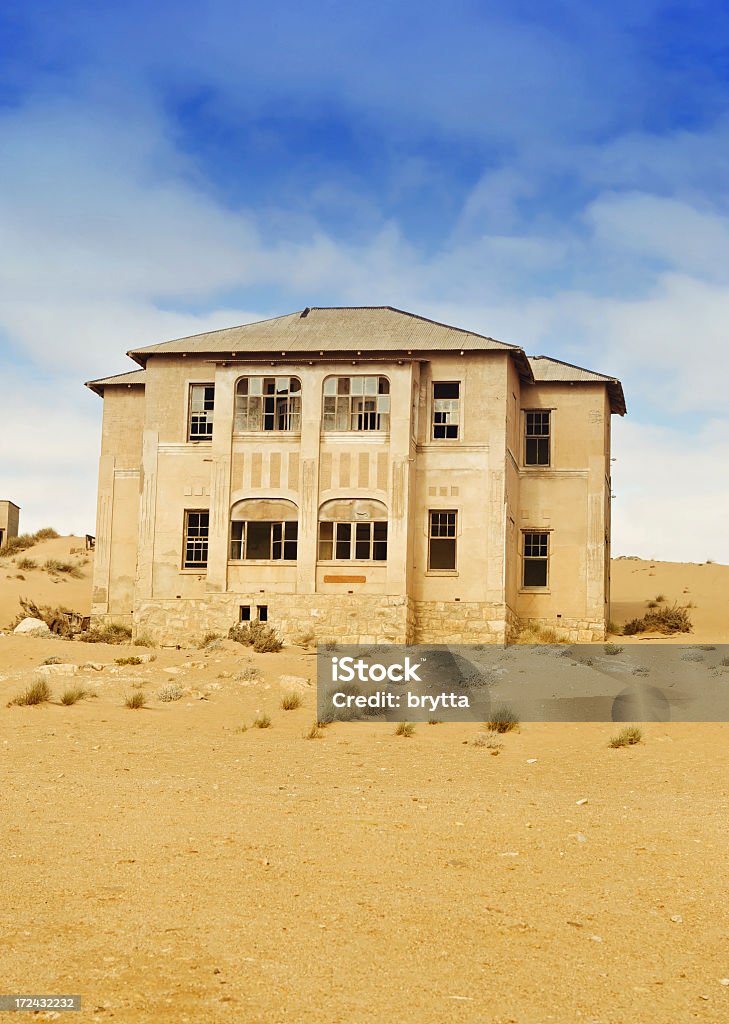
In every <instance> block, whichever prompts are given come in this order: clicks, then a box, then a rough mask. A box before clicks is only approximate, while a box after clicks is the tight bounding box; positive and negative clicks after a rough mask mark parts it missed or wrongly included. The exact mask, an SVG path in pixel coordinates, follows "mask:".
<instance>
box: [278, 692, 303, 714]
mask: <svg viewBox="0 0 729 1024" xmlns="http://www.w3.org/2000/svg"><path fill="white" fill-rule="evenodd" d="M300 707H301V695H300V694H298V693H285V694H284V696H283V697H282V698H281V710H282V711H296V709H297V708H300Z"/></svg>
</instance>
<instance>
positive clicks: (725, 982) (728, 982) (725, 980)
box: [719, 978, 729, 987]
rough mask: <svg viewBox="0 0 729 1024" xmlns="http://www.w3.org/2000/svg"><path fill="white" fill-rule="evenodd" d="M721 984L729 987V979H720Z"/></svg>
mask: <svg viewBox="0 0 729 1024" xmlns="http://www.w3.org/2000/svg"><path fill="white" fill-rule="evenodd" d="M719 984H720V985H724V986H725V987H726V986H727V985H729V978H719Z"/></svg>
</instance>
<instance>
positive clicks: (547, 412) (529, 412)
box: [522, 408, 554, 469]
mask: <svg viewBox="0 0 729 1024" xmlns="http://www.w3.org/2000/svg"><path fill="white" fill-rule="evenodd" d="M522 412H523V414H524V420H523V425H522V445H523V450H522V464H523V465H524V467H525V468H527V469H550V468H551V466H552V463H553V456H554V417H553V415H552V413H553V412H554V410H553V409H539V408H534V409H523V410H522ZM534 415H543V416H546V417H547V432H546V434H545V433H534V432H532V433H528V427H529V417H530V416H534ZM530 441H535V442H536V448H537V451H539V442H540V441H546V443H547V461H546V462H539V461H537V462H528V461H527V452H528V449H529V442H530Z"/></svg>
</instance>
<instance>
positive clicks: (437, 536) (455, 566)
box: [427, 508, 459, 575]
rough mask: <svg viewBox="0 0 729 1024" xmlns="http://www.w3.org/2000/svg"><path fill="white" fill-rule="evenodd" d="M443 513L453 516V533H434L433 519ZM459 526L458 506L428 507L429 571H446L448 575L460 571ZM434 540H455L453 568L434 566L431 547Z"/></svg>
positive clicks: (436, 572) (434, 572)
mask: <svg viewBox="0 0 729 1024" xmlns="http://www.w3.org/2000/svg"><path fill="white" fill-rule="evenodd" d="M443 515H445V516H453V534H452V535H449V534H442V533H435V534H434V533H433V525H434V522H433V520H434V517H435V516H443ZM439 525H440V524H439ZM448 525H449V524H448V523H446V526H448ZM458 526H459V510H458V509H456V508H429V509H428V532H427V538H428V560H427V572H428V573H433V574H438V573H446V574H448V575H453V574H454V573H457V572H458ZM434 540H435V541H442V540H448V541H451V540H452V541H453V566H452V568H450V567H449V568H438V567H435V568H434V567H433V565H432V564H431V563H432V551H431V548H432V542H433V541H434Z"/></svg>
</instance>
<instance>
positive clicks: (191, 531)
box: [182, 509, 210, 569]
mask: <svg viewBox="0 0 729 1024" xmlns="http://www.w3.org/2000/svg"><path fill="white" fill-rule="evenodd" d="M209 531H210V513H209V512H207V511H202V510H192V509H191V510H189V511H187V512H185V526H184V544H183V557H182V565H183V568H185V569H205V568H206V566H207V564H208V535H209Z"/></svg>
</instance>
